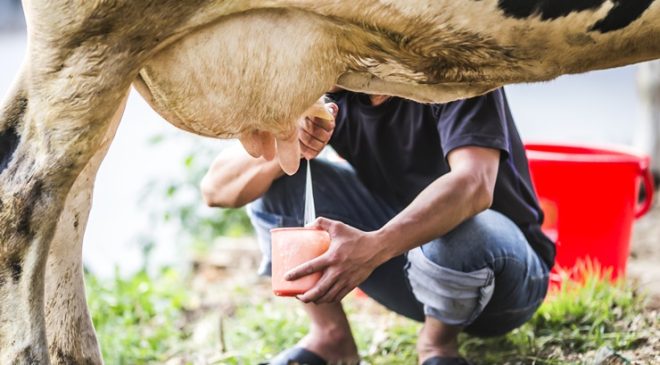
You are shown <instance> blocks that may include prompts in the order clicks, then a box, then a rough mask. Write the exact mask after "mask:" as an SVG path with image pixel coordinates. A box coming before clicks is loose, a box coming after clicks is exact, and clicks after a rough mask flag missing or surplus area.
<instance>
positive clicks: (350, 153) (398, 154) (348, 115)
mask: <svg viewBox="0 0 660 365" xmlns="http://www.w3.org/2000/svg"><path fill="white" fill-rule="evenodd" d="M329 96H330V98H331V99H333V100H334V101H335V102H336V103H337V105H338V106H339V113H338V115H337V119H336V127H335V131H334V134H333V136H332V139H331V140H330V145H331V146H332V147H333V148H334V149H335V150H336V151H337V153H338V154H339V155H340V156H341V157H343V158H344V159H346V160H347V161H348V162H349V163H350V164H351V165H352V166H353V167H354V168H355V171H356V173H357V175H358V177H359V178H360V179H361V180H362V181H363V182H364V184H365V185H366V186H367V187H368V188H369V189H370V190H372V191H373V192H375V193H376V194H378V195H379V196H381V197H382V198H383V199H384V200H386V201H388V202H389V203H390V204H393V205H394V206H396V207H398V208H399V209H403V208H404V207H406V206H407V205H408V204H410V203H411V202H412V201H413V199H415V197H416V196H417V195H418V194H419V193H420V192H421V191H422V190H423V189H424V188H426V187H427V186H428V185H429V184H431V183H432V182H433V181H434V180H436V179H437V178H438V177H440V176H442V175H443V174H445V173H447V172H449V165H448V163H447V154H448V153H449V152H451V151H452V150H453V149H455V148H457V147H462V146H480V147H489V148H496V149H499V150H501V151H502V153H501V158H500V166H499V171H498V174H497V181H496V183H495V193H494V196H493V205H492V207H491V209H493V210H496V211H498V212H500V213H502V214H504V215H506V216H507V217H509V219H511V220H512V221H513V222H515V223H516V225H518V227H520V229H521V230H522V232H523V234H524V235H525V237H526V238H527V240H528V241H529V243H530V244H531V246H532V248H533V249H534V251H536V252H537V253H538V254H539V256H540V257H541V259H542V260H543V261H544V262H545V263H546V264H547V265H548V267H552V265H553V263H554V257H555V245H554V243H553V242H552V241H550V239H548V238H547V237H546V236H545V235H544V234H543V233H542V232H541V229H540V225H541V223H542V222H543V212H542V211H541V209H540V208H539V205H538V202H537V199H536V196H535V194H534V190H533V187H532V183H531V180H530V176H529V169H528V165H527V158H526V156H525V150H524V147H523V144H522V141H521V139H520V136H519V135H518V131H517V129H516V127H515V125H514V123H513V117H512V116H511V111H510V110H509V106H508V104H507V101H506V96H505V95H504V90H502V89H499V90H496V91H493V92H491V93H488V94H486V95H483V96H478V97H475V98H471V99H467V100H461V101H455V102H451V103H446V104H420V103H417V102H414V101H409V100H405V99H401V98H395V97H393V98H390V99H388V100H386V101H385V102H384V103H383V104H380V105H378V106H373V105H371V102H370V100H369V96H368V95H365V94H360V93H353V92H349V91H341V92H337V93H332V94H329Z"/></svg>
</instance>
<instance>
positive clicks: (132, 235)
mask: <svg viewBox="0 0 660 365" xmlns="http://www.w3.org/2000/svg"><path fill="white" fill-rule="evenodd" d="M24 28H25V24H24V20H23V14H22V11H21V9H20V1H18V0H0V94H4V93H5V92H6V90H8V89H9V86H10V84H11V83H12V81H13V79H14V77H15V75H16V74H17V72H18V69H19V67H20V64H21V61H22V59H23V57H24V54H25V51H26V43H27V39H26V34H25V29H24ZM644 67H645V68H644V69H640V66H638V65H634V66H629V67H623V68H618V69H613V70H607V71H599V72H591V73H588V74H583V75H575V76H565V77H560V78H558V79H556V80H554V81H551V82H546V83H542V84H533V85H514V86H508V87H506V91H507V94H508V97H509V102H510V105H511V108H512V110H513V114H514V117H515V120H516V122H517V124H518V126H519V129H520V132H521V134H522V137H523V139H524V140H526V141H545V142H572V143H598V144H603V143H604V144H620V145H627V146H633V145H634V146H636V147H637V148H639V149H641V150H643V151H644V152H646V153H650V154H655V156H652V157H653V158H654V159H655V160H656V161H657V159H659V158H660V155H657V154H658V152H657V151H655V150H657V149H658V147H657V146H656V145H655V139H654V137H655V138H657V137H658V133H659V132H658V128H659V127H658V123H660V121H658V120H657V118H658V114H657V112H656V114H655V116H654V114H653V113H652V112H650V111H649V109H648V106H647V104H648V103H649V100H651V98H652V97H651V96H649V95H651V94H650V93H649V91H645V90H646V89H649V88H650V87H651V86H649V85H651V82H650V81H648V80H651V79H653V78H655V80H656V81H655V82H656V83H657V82H658V81H657V79H658V76H657V75H659V74H660V70H658V67H657V65H655V66H652V65H650V66H649V65H647V66H644ZM653 67H655V69H653ZM640 73H641V74H643V75H645V76H644V78H640ZM638 80H641V81H638ZM640 92H641V94H640ZM655 98H656V99H657V98H658V96H657V95H656V96H655ZM656 102H657V100H656ZM654 118H655V119H654ZM654 120H655V124H654ZM230 143H234V142H231V141H219V140H211V139H206V138H202V137H198V136H193V135H191V134H188V133H186V132H183V131H180V130H177V129H175V128H174V127H172V126H171V125H170V124H168V123H167V122H165V121H164V120H162V118H160V117H159V116H158V115H157V114H156V113H155V112H153V111H152V110H151V109H150V108H149V107H148V105H147V104H146V103H145V102H144V101H143V100H142V99H141V98H140V97H139V95H138V94H137V93H135V92H132V93H131V96H130V99H129V102H128V106H127V108H126V112H125V114H124V117H123V121H122V123H121V125H120V127H119V130H118V132H117V135H116V138H115V140H114V142H113V144H112V146H111V148H110V150H109V152H108V155H107V157H106V159H105V160H104V162H103V164H102V165H101V169H100V171H99V173H98V177H97V182H96V186H95V190H94V205H93V208H92V211H91V216H90V220H89V225H88V227H87V232H86V234H85V238H84V264H85V267H86V269H87V272H88V277H87V283H88V291H89V292H90V293H89V295H90V306H91V307H92V313H93V315H94V316H95V318H94V320H95V324H96V326H97V329H99V331H100V332H102V331H106V332H103V334H105V336H103V337H104V338H103V339H102V347H103V348H104V352H105V353H106V361H107V363H109V364H114V363H127V364H128V363H152V362H153V363H161V362H165V361H170V362H171V363H232V364H233V363H236V364H239V363H246V364H248V363H251V362H250V361H252V360H255V359H256V358H251V357H250V356H263V355H264V354H270V353H273V352H277V348H269V347H268V345H267V344H266V345H263V346H262V347H261V349H260V350H259V351H256V350H254V351H247V352H245V351H243V352H241V351H242V350H241V348H240V347H241V344H244V345H245V346H248V344H250V343H251V341H255V338H256V337H258V338H259V339H262V338H263V337H265V336H267V334H266V333H260V332H259V331H260V330H259V328H257V329H255V328H256V327H254V328H253V327H250V326H257V327H258V326H261V325H263V323H271V322H272V321H274V322H272V323H275V324H276V325H277V326H280V327H278V328H279V329H278V331H283V330H286V329H287V328H289V327H287V326H294V327H291V328H290V330H291V331H294V333H298V332H300V333H303V332H304V326H303V325H301V324H298V322H295V321H294V322H295V323H294V324H291V323H289V322H291V321H289V322H286V318H287V317H282V318H280V317H276V318H271V317H268V316H269V315H271V314H272V313H275V312H274V311H272V310H271V309H272V308H270V307H268V305H270V304H268V303H270V298H268V300H266V299H264V298H265V297H258V296H256V297H255V295H254V294H250V292H249V291H248V289H252V288H253V287H259V288H261V289H260V290H261V293H267V291H268V290H267V286H268V283H264V281H263V280H259V279H258V278H256V276H255V274H254V271H253V268H254V265H255V264H256V262H257V261H258V259H259V257H258V254H257V252H256V246H255V245H254V240H253V239H251V238H250V234H251V228H250V226H249V221H248V220H247V218H246V217H245V214H244V212H243V211H242V210H220V209H210V208H206V207H205V206H204V204H203V202H202V200H201V198H200V195H199V191H198V189H197V185H198V182H199V180H200V178H201V176H202V175H203V174H204V173H205V171H206V168H207V167H208V166H209V164H210V162H211V160H212V159H213V157H214V156H215V155H216V154H217V153H218V152H219V151H220V150H221V149H222V148H224V147H226V146H227V145H228V144H230ZM656 163H657V162H656ZM603 183H606V182H603ZM656 210H657V208H656ZM656 213H657V212H656ZM657 225H660V220H658V215H657V214H656V215H653V214H652V215H651V217H648V218H644V219H643V220H642V221H640V222H638V224H637V226H638V227H640V226H641V227H642V228H643V231H642V232H641V233H640V231H639V228H638V229H637V231H636V232H635V242H642V243H640V244H639V245H641V246H640V247H641V248H639V250H641V251H639V252H642V255H637V256H643V257H635V255H636V254H635V250H636V248H635V247H636V246H635V245H637V243H633V260H637V261H639V262H641V264H640V265H641V266H635V265H634V264H631V265H630V266H629V271H630V272H631V273H634V274H635V275H637V276H638V277H641V278H642V281H644V278H646V276H645V275H649V271H653V269H651V268H652V267H654V266H657V261H655V260H657V258H658V257H659V255H658V254H657V251H658V250H660V248H657V247H658V240H660V230H658V229H657V227H656V228H654V227H655V226H657ZM649 252H655V253H651V254H649ZM654 261H655V263H654ZM232 270H234V271H232ZM655 270H656V273H657V269H655ZM232 272H241V273H243V274H244V275H243V276H244V277H242V278H236V277H235V276H232V275H231V273H232ZM656 278H657V276H656ZM221 279H222V280H221ZM646 280H647V281H648V279H646ZM219 281H223V284H222V285H220V286H217V285H219V284H217V283H218V282H219ZM191 283H192V284H191ZM214 285H216V286H214ZM190 290H196V292H195V293H192V292H190ZM659 291H660V290H659ZM227 293H235V294H236V295H237V296H239V295H241V293H242V295H243V296H244V297H245V298H248V299H245V300H246V301H248V302H250V303H253V304H255V303H256V304H255V305H257V306H262V307H259V308H261V312H259V313H258V314H259V315H263V316H266V317H267V318H266V319H265V320H264V319H263V318H262V319H261V321H262V322H263V323H261V324H255V323H252V322H249V321H248V322H247V323H248V324H245V323H246V322H245V321H243V322H241V323H243V324H241V325H237V326H240V328H241V329H236V328H234V330H233V331H230V332H231V333H232V335H229V336H233V335H236V334H237V333H238V335H236V336H238V337H234V340H235V343H234V344H233V345H232V344H229V345H228V344H227V343H226V341H230V340H227V339H225V337H224V335H223V334H222V331H223V328H224V327H223V326H225V327H226V326H228V324H227V323H231V321H232V320H234V319H235V318H236V313H237V307H239V304H238V303H239V302H236V301H234V302H228V301H226V300H225V299H226V297H227V295H226V294H227ZM246 293H247V294H246ZM147 294H149V295H153V296H154V299H153V302H150V300H151V299H150V298H149V295H147ZM266 295H267V294H266ZM122 296H125V298H123V297H122ZM136 297H138V298H140V299H136ZM255 298H256V299H255ZM122 300H125V301H126V302H125V303H124V304H122V303H123V302H122ZM159 303H160V304H159ZM163 303H165V304H163ZM209 303H211V304H209ZM264 303H265V304H264ZM275 303H277V302H276V301H275ZM264 305H265V306H266V307H263V306H264ZM273 305H276V304H273ZM135 306H143V307H148V308H150V310H144V308H143V309H142V312H143V313H142V315H143V316H145V317H144V318H142V317H140V316H139V315H136V314H134V313H133V312H134V309H135ZM204 306H206V307H209V306H210V307H211V308H221V309H218V310H217V311H216V310H215V309H214V310H212V312H213V313H214V315H217V316H218V317H219V318H215V319H213V320H209V321H206V322H207V324H206V325H204V324H203V325H201V329H200V328H198V327H195V326H198V324H195V325H193V326H192V327H191V326H189V325H188V323H189V322H194V321H192V320H191V318H194V317H200V316H202V315H208V308H206V311H204V310H201V309H200V308H202V307H204ZM361 306H362V304H360V303H358V304H355V307H356V308H357V309H355V310H354V311H355V312H356V313H357V314H356V316H358V317H359V316H362V315H364V313H363V312H361V309H360V308H361ZM164 308H165V309H164ZM167 308H169V309H167ZM191 308H195V309H194V310H193V309H191ZM163 310H164V312H163ZM368 311H369V310H367V312H368ZM181 313H184V314H181ZM200 313H201V314H200ZM113 316H114V317H113ZM245 316H247V314H246V315H245ZM250 316H254V313H252V314H250ZM115 317H117V318H119V319H117V318H115ZM189 317H190V318H189ZM238 317H240V313H239V315H238ZM127 318H130V321H134V322H135V321H137V322H139V321H141V320H144V321H146V322H149V323H150V324H148V325H147V326H149V325H151V326H155V327H157V328H159V330H160V331H164V332H163V333H158V331H156V332H157V336H155V337H154V336H153V333H154V330H153V327H152V328H151V329H150V330H149V331H148V332H149V333H150V335H149V336H152V337H149V336H147V335H145V334H144V333H141V332H139V331H138V332H137V333H135V335H134V336H133V337H131V335H130V334H128V332H127V331H126V327H127V323H129V322H126V321H127ZM223 318H224V319H225V320H224V321H223ZM257 318H259V317H257ZM387 318H390V317H387ZM653 318H654V320H655V321H656V322H655V323H656V324H657V315H656V317H653ZM153 321H155V322H153ZM227 321H229V322H227ZM269 321H271V322H269ZM387 321H390V319H387ZM137 322H135V323H137ZM165 322H173V323H171V324H170V326H171V327H167V326H163V323H165ZM182 322H185V323H186V324H182ZM390 322H391V321H390ZM390 322H387V323H390ZM154 323H157V325H154ZM208 323H212V325H208ZM218 323H220V325H219V326H218ZM236 323H238V322H236ZM378 323H380V322H378ZM113 326H114V327H113ZM282 326H284V327H282ZM295 326H299V327H295ZM193 327H194V328H193ZM403 328H404V329H405V328H408V327H405V326H404V327H403ZM261 330H262V331H263V330H264V329H263V328H261ZM113 331H115V332H113ZM242 331H244V332H245V333H243V334H242V335H241V333H242ZM255 331H256V332H255ZM295 331H298V332H295ZM301 331H302V332H301ZM411 331H412V330H411ZM218 332H220V333H219V334H218ZM404 332H405V331H404ZM200 333H202V334H200ZM255 333H257V334H258V336H257V335H255ZM406 333H407V332H406ZM411 333H413V334H414V331H413V332H411ZM655 335H657V333H656V334H655ZM205 336H206V337H205ZM241 336H243V337H241ZM365 336H366V337H369V335H365ZM411 336H412V335H411ZM208 337H212V338H215V339H216V340H217V338H220V339H219V340H217V343H216V344H215V345H210V347H213V349H212V350H210V349H209V345H208V342H205V341H216V340H208V339H204V340H200V338H208ZM289 337H290V336H289ZM294 337H295V336H294ZM236 338H238V340H236ZM182 339H185V341H187V342H193V343H196V345H190V346H188V345H186V346H187V347H186V346H183V345H181V343H182V341H181V340H182ZM234 340H231V341H234ZM145 341H146V342H145ZM241 341H243V342H241ZM277 341H279V340H276V341H275V343H276V344H278V345H279V342H277ZM287 341H289V342H290V341H291V340H290V339H289V340H287ZM365 341H366V342H368V343H370V346H371V347H373V346H374V343H373V342H369V341H370V340H365ZM214 343H215V342H214ZM381 345H382V344H381ZM165 346H170V348H168V350H167V351H165V352H160V353H159V354H158V355H155V353H156V352H157V351H156V350H157V349H160V348H161V347H165ZM191 346H192V347H191ZM195 346H198V347H195ZM232 346H234V348H233V349H229V350H228V347H232ZM379 346H380V345H379ZM654 346H657V341H656V345H654ZM132 347H135V348H139V349H143V350H139V351H138V350H136V351H134V352H130V351H129V350H127V349H128V348H132ZM115 348H116V349H119V348H121V349H123V350H122V351H125V352H126V353H121V351H119V352H120V353H119V354H117V353H114V354H111V352H110V351H109V349H115ZM192 348H196V350H195V351H193V350H191V349H192ZM651 348H653V347H651ZM413 349H414V346H413ZM150 351H152V352H153V353H152V352H150ZM370 351H371V350H370ZM396 351H398V350H396ZM129 352H130V353H129ZM209 353H213V355H208V354H209ZM247 353H252V354H251V355H248V354H247ZM195 354H197V355H195ZM207 355H208V356H207ZM367 356H370V355H367ZM402 356H403V355H402ZM209 358H212V359H214V360H212V361H211V360H208V359H209ZM374 359H375V358H374ZM383 359H384V358H383ZM214 361H215V362H214ZM379 361H380V360H379ZM382 361H385V360H382ZM389 361H394V360H389ZM401 361H403V360H401ZM374 363H378V361H376V360H374ZM383 363H386V362H383ZM390 363H398V362H390ZM401 363H402V364H403V363H405V362H401Z"/></svg>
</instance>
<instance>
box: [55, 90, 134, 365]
mask: <svg viewBox="0 0 660 365" xmlns="http://www.w3.org/2000/svg"><path fill="white" fill-rule="evenodd" d="M125 106H126V98H124V101H123V102H122V103H121V105H120V107H119V108H118V109H117V111H116V112H115V115H114V116H113V117H112V120H111V122H110V126H109V128H108V132H107V133H106V137H105V139H104V140H103V142H102V144H101V146H100V149H99V150H98V151H97V152H96V154H95V155H94V157H92V159H91V160H90V162H89V163H88V164H87V166H85V168H84V169H83V171H82V172H81V173H80V175H79V176H78V178H77V179H76V181H75V183H74V184H73V186H72V187H71V191H69V195H68V196H67V198H66V202H65V204H64V211H63V212H62V214H61V215H60V219H59V221H58V223H57V228H56V230H55V235H54V236H53V240H52V242H51V244H50V251H49V252H48V263H47V266H46V287H45V295H46V305H45V314H46V333H47V335H48V352H49V353H50V359H51V362H52V363H53V364H62V365H69V364H89V365H93V364H103V359H102V357H101V352H100V350H99V345H98V341H97V339H96V334H95V332H94V326H93V325H92V320H91V318H90V315H89V311H88V309H87V301H86V295H85V283H84V278H83V265H82V244H83V236H84V234H85V227H86V226H87V219H88V217H89V211H90V209H91V206H92V194H93V188H94V181H95V179H96V173H97V172H98V168H99V166H100V164H101V162H102V161H103V158H104V157H105V155H106V153H107V151H108V148H109V147H110V144H111V142H112V139H113V138H114V136H115V132H116V131H117V127H118V126H119V121H120V119H121V116H122V114H123V112H124V108H125Z"/></svg>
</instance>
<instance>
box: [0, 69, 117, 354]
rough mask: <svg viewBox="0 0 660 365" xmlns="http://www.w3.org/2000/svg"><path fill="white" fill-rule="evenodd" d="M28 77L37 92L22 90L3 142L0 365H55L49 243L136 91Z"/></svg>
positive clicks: (8, 112) (6, 119) (5, 120)
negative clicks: (47, 281)
mask: <svg viewBox="0 0 660 365" xmlns="http://www.w3.org/2000/svg"><path fill="white" fill-rule="evenodd" d="M92 75H93V74H92ZM98 75H102V73H101V72H99V73H98ZM30 76H31V80H39V85H31V86H29V87H22V85H25V84H27V82H21V83H19V85H21V87H17V88H16V89H15V91H14V92H12V93H10V97H9V99H8V100H7V102H6V104H5V106H4V107H3V108H2V109H0V113H1V114H0V136H1V137H0V138H3V142H7V143H3V146H5V145H6V146H7V147H5V148H4V149H3V150H2V151H0V152H1V153H2V155H0V161H1V164H0V166H1V171H0V221H1V222H2V224H1V225H0V364H35V363H38V364H48V363H49V356H48V347H47V343H48V342H47V339H46V326H45V320H44V271H45V267H46V262H47V256H48V251H49V248H50V243H51V240H52V238H53V235H54V233H55V228H56V226H57V223H58V219H59V217H60V214H61V212H62V211H63V209H64V206H65V201H66V199H67V196H68V195H69V191H70V189H71V187H72V185H73V184H74V182H75V181H76V179H77V178H78V176H79V175H80V173H81V171H82V170H83V168H84V167H85V166H86V165H87V164H88V163H89V161H90V159H91V158H92V156H93V155H94V154H95V153H96V152H97V150H98V149H99V146H101V145H102V143H103V138H104V136H105V135H106V134H107V131H108V128H109V126H110V121H111V119H112V116H113V114H114V113H115V111H116V110H117V108H118V106H119V105H120V103H121V100H122V98H123V97H124V96H125V95H126V93H127V90H128V87H129V83H130V80H112V81H113V82H115V84H113V85H108V82H107V81H106V82H104V80H98V82H91V80H80V79H77V78H76V77H59V78H58V77H56V76H50V75H47V74H44V75H38V74H37V73H36V72H34V70H33V72H32V73H31V74H30ZM85 76H86V75H83V76H80V77H85ZM49 77H50V79H49ZM23 81H28V80H23ZM81 85H84V88H83V89H81ZM40 90H49V91H52V90H60V92H59V93H57V92H55V93H54V94H53V93H48V94H46V93H43V94H41V93H40ZM72 92H73V93H76V97H75V98H74V97H71V94H70V93H72ZM83 301H84V299H83ZM85 316H86V314H85V315H83V316H82V317H85ZM71 335H72V336H73V334H71ZM78 335H79V334H78ZM72 340H75V341H80V338H79V337H78V338H75V337H74V338H73V339H72ZM97 351H98V350H97Z"/></svg>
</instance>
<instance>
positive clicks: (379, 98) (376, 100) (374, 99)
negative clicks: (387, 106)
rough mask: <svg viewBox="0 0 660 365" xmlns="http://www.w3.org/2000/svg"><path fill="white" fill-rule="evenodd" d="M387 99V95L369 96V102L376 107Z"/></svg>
mask: <svg viewBox="0 0 660 365" xmlns="http://www.w3.org/2000/svg"><path fill="white" fill-rule="evenodd" d="M389 98H390V96H389V95H369V100H371V105H373V106H378V105H380V104H382V103H384V102H385V101H387V99H389Z"/></svg>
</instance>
